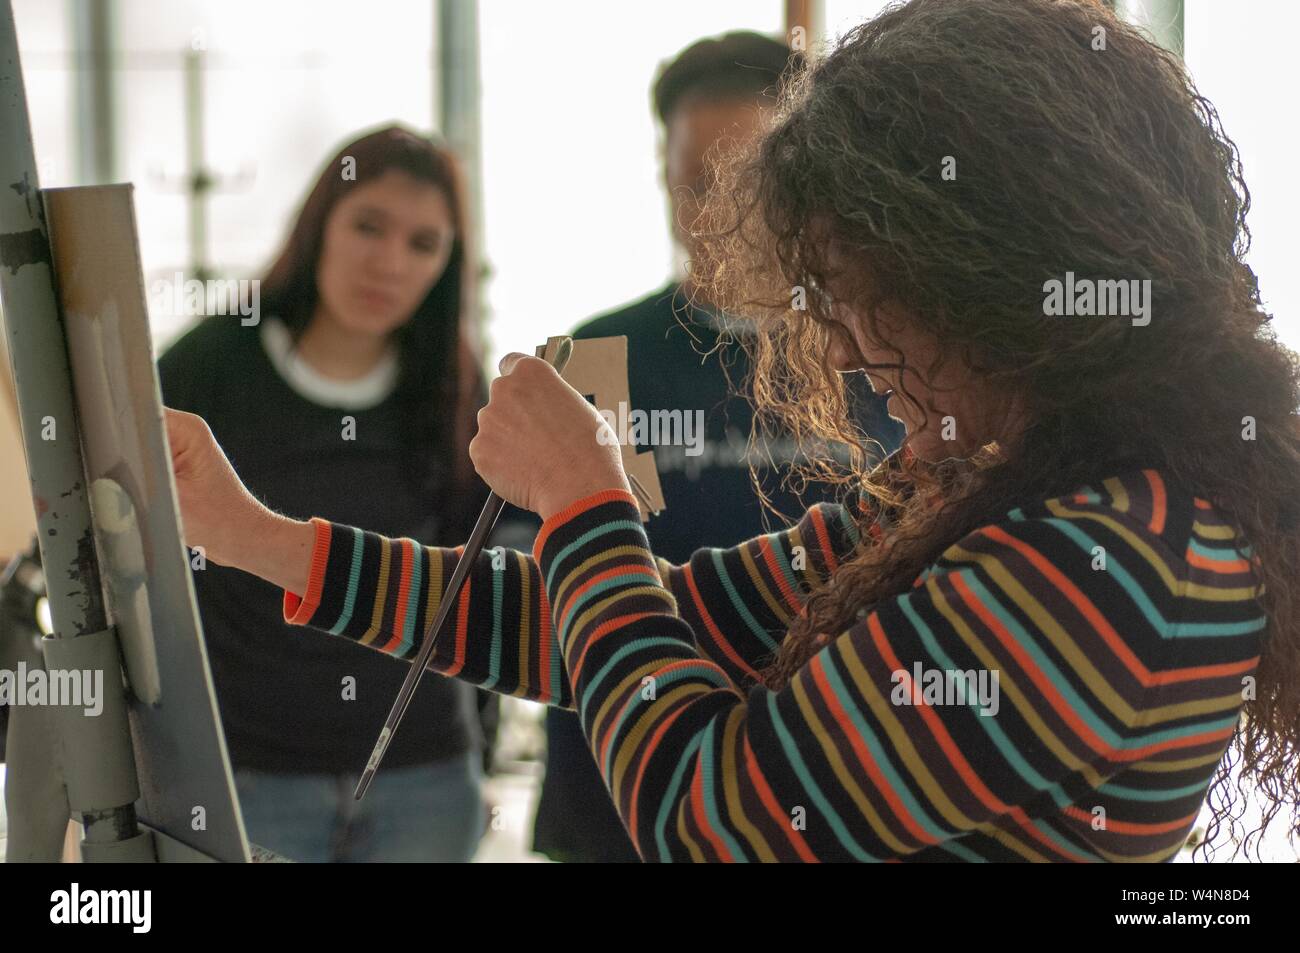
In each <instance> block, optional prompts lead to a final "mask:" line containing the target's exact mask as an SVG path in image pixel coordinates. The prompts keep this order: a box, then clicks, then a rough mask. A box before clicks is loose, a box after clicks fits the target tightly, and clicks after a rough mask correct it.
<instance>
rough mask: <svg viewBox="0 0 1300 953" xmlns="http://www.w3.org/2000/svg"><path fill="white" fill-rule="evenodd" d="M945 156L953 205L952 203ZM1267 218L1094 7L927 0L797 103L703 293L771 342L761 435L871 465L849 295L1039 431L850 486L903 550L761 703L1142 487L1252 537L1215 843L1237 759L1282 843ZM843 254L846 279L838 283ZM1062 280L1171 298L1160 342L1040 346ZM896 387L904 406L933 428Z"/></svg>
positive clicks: (1234, 159)
mask: <svg viewBox="0 0 1300 953" xmlns="http://www.w3.org/2000/svg"><path fill="white" fill-rule="evenodd" d="M1099 29H1100V30H1103V31H1104V42H1105V48H1104V49H1100V48H1099V47H1098V45H1097V40H1098V37H1099V36H1100V35H1102V34H1101V33H1099ZM946 156H952V157H953V158H954V159H955V161H956V163H957V165H956V167H955V168H956V178H951V177H945V176H943V175H941V169H942V168H943V165H944V159H945V157H946ZM1249 208H1250V196H1249V192H1248V191H1247V189H1246V184H1245V182H1244V181H1243V179H1242V174H1241V163H1240V161H1239V158H1238V154H1237V149H1236V147H1235V145H1234V144H1233V143H1232V141H1231V140H1230V139H1229V138H1228V137H1227V135H1226V134H1225V133H1224V131H1223V129H1222V126H1221V124H1220V122H1219V117H1218V115H1217V113H1216V112H1215V109H1214V107H1213V106H1212V105H1211V104H1210V102H1209V101H1208V100H1206V99H1205V98H1204V97H1203V96H1201V95H1200V94H1199V93H1198V92H1197V90H1196V88H1195V86H1194V85H1193V84H1192V82H1191V80H1190V79H1189V78H1188V76H1187V74H1186V72H1185V70H1184V68H1183V65H1182V64H1181V62H1179V60H1178V59H1177V58H1176V57H1175V56H1173V55H1172V54H1170V53H1168V52H1167V51H1165V50H1162V49H1160V48H1159V47H1157V46H1156V45H1154V44H1153V43H1151V42H1150V41H1149V40H1148V39H1147V38H1145V37H1144V36H1143V35H1142V34H1141V33H1140V32H1139V31H1138V30H1135V29H1134V28H1132V27H1131V26H1129V25H1127V24H1125V23H1123V22H1122V21H1120V20H1119V19H1118V18H1116V17H1115V16H1114V14H1112V13H1111V12H1110V11H1109V10H1108V9H1107V8H1106V7H1105V6H1103V5H1102V4H1101V3H1098V2H1087V0H913V2H911V3H908V4H906V5H895V6H892V7H890V8H889V9H888V10H887V11H886V12H885V13H883V14H882V15H881V16H879V17H877V18H876V19H874V20H872V21H870V22H868V23H866V24H864V25H862V26H860V27H858V28H857V29H855V30H853V31H852V32H850V33H849V34H848V35H847V36H845V37H844V39H843V40H841V41H840V43H839V45H838V46H837V47H836V49H835V50H834V51H833V52H831V53H830V55H828V56H827V57H826V58H825V59H824V60H823V61H821V62H820V63H818V64H817V65H816V66H815V67H813V68H812V69H810V70H808V71H807V72H806V73H804V74H803V75H801V76H800V77H798V79H797V81H796V82H794V83H793V84H791V86H790V88H788V89H787V91H786V95H785V97H784V100H783V104H782V107H781V109H780V111H779V112H778V115H777V116H776V118H775V120H774V124H773V127H772V128H771V129H770V130H769V131H768V132H767V133H766V135H764V136H763V137H761V139H760V140H759V141H758V142H757V143H756V144H755V145H753V146H752V147H751V148H749V149H747V150H744V151H742V152H740V153H738V154H735V155H733V156H732V157H731V160H730V163H729V164H725V165H724V166H723V168H722V172H721V181H720V182H719V183H718V184H717V187H716V188H715V189H713V190H712V191H711V193H710V197H709V199H708V201H707V203H706V206H705V210H704V214H703V216H702V218H701V220H700V222H699V223H697V230H698V231H699V232H700V233H701V234H700V235H699V237H700V239H701V246H700V248H701V250H700V252H699V253H698V255H697V261H695V262H694V263H693V268H694V270H695V274H696V280H697V282H699V283H700V284H701V285H702V286H703V287H705V289H706V290H707V292H708V294H709V296H710V297H711V298H712V300H714V301H716V302H718V303H719V305H720V306H721V307H723V308H724V309H725V310H727V311H728V312H730V313H733V314H737V315H748V316H752V317H754V318H755V319H756V320H757V321H758V322H759V324H760V327H761V329H762V330H763V333H762V334H760V335H757V336H756V340H757V345H758V353H757V354H756V356H755V361H754V363H755V367H756V370H755V373H754V397H755V400H756V402H757V404H758V406H759V410H760V413H761V414H762V415H763V416H764V418H765V419H771V418H773V417H774V418H776V419H777V420H779V421H780V422H781V423H782V424H784V426H785V427H787V428H788V429H790V430H793V431H794V432H795V433H796V434H798V435H804V436H809V435H811V436H820V437H823V438H829V439H833V440H841V441H845V442H847V443H849V444H851V445H855V446H856V449H857V451H858V453H859V455H860V456H859V459H860V458H861V454H862V452H863V449H864V448H863V438H862V436H861V435H860V434H857V433H855V432H853V431H852V430H851V429H850V428H849V426H848V425H847V419H848V418H847V415H846V413H845V409H844V389H843V384H842V382H841V377H840V375H838V374H836V373H834V371H833V370H832V369H831V368H830V367H828V365H827V348H828V344H829V342H830V341H831V340H832V338H831V334H832V333H833V329H834V328H835V327H836V322H835V317H836V315H837V311H836V308H837V307H838V305H837V304H836V302H835V301H834V300H832V298H831V293H830V292H829V291H828V290H827V289H832V288H833V291H834V292H835V293H836V296H837V297H839V298H840V300H841V301H847V302H850V303H851V304H852V305H853V306H854V307H853V308H852V311H853V312H854V313H857V314H859V315H861V316H862V319H863V325H864V329H863V330H864V333H866V334H867V335H868V336H869V337H870V338H871V340H872V341H873V342H875V343H876V345H877V346H879V347H881V348H886V349H892V348H891V346H890V343H889V341H888V339H887V338H888V335H887V334H886V333H885V332H884V331H883V330H882V327H881V323H880V322H878V321H877V320H876V315H877V312H878V310H879V307H880V305H882V304H885V303H887V302H891V301H892V302H897V303H898V304H899V306H900V310H903V311H906V312H908V313H910V314H913V315H915V316H916V321H917V322H918V324H919V325H920V326H921V327H922V328H923V330H924V331H926V332H928V334H929V335H932V336H933V337H934V338H936V339H937V340H938V341H939V342H940V346H941V348H942V349H943V354H942V357H944V358H951V359H953V360H956V361H961V362H963V363H964V364H965V365H966V366H968V367H970V368H972V369H973V371H974V372H975V373H977V374H979V375H981V376H983V377H985V378H986V379H987V380H989V381H998V382H1001V383H1002V384H1003V385H1004V386H1006V387H1008V388H1014V389H1015V390H1016V391H1018V392H1019V393H1020V394H1022V395H1023V396H1024V397H1025V403H1026V406H1027V407H1029V408H1030V410H1031V413H1032V415H1033V418H1034V419H1033V421H1032V422H1031V423H1030V425H1029V429H1028V431H1027V432H1026V433H1025V434H1024V435H1023V437H1022V438H1021V439H1020V440H1019V441H1018V442H1017V445H1016V446H1015V447H1014V448H1003V447H999V446H998V445H996V444H990V445H989V446H988V447H985V448H983V449H982V450H981V451H980V452H979V453H977V454H976V455H974V456H973V457H971V458H970V459H967V460H948V461H945V462H944V463H942V464H929V463H925V462H924V461H921V460H919V459H917V458H916V457H915V456H912V455H908V454H907V453H903V454H899V455H896V456H895V457H893V458H891V459H890V460H889V461H887V465H885V466H883V467H882V468H881V469H880V470H878V471H877V472H874V473H864V472H861V471H859V472H856V473H850V474H847V475H845V478H846V480H848V481H851V486H852V488H853V490H856V489H858V488H859V487H860V486H865V489H866V490H867V491H868V492H870V493H873V494H876V495H877V496H879V497H880V498H882V499H883V500H885V501H886V502H887V503H888V504H889V505H890V506H892V507H893V508H894V509H895V510H896V513H895V514H894V515H895V522H894V524H893V528H892V529H891V530H890V532H888V533H887V534H886V535H885V541H884V542H882V543H880V544H878V545H864V546H863V547H862V548H861V549H860V550H859V552H858V553H857V554H855V556H854V558H853V559H851V560H849V561H847V562H846V563H844V564H843V565H842V566H841V567H840V570H839V571H838V572H837V573H836V574H835V576H834V578H833V579H832V580H831V583H830V584H829V585H828V586H827V587H825V588H823V589H822V590H821V591H820V592H818V593H815V594H814V595H813V596H812V598H811V600H810V602H809V604H808V611H807V612H806V613H805V614H804V615H802V616H800V617H799V618H798V619H796V621H795V623H794V625H793V626H792V627H791V630H790V633H789V634H788V636H787V638H786V639H785V641H784V642H783V643H782V646H781V649H780V652H779V654H778V656H777V658H776V661H775V663H774V665H773V667H772V668H771V669H769V671H768V672H767V673H766V677H767V679H768V683H769V684H770V685H773V686H774V687H779V686H781V685H783V684H786V683H787V682H788V681H789V679H790V678H791V676H792V674H793V673H794V672H796V671H797V670H798V669H799V668H800V667H801V666H802V665H804V664H805V663H806V662H807V660H808V659H809V658H810V657H811V656H812V655H813V654H814V653H815V652H816V651H817V649H818V648H819V647H820V644H821V638H820V634H821V633H834V632H839V631H842V630H843V629H844V628H847V627H848V626H850V625H852V624H853V622H854V621H855V620H856V618H857V617H858V612H859V611H860V610H861V609H863V608H870V607H871V606H872V605H874V604H876V603H878V602H880V601H882V600H885V599H888V598H890V597H892V596H896V595H898V594H899V593H902V592H905V591H907V589H908V588H909V586H910V584H911V581H912V580H913V579H915V578H916V576H917V575H918V573H919V572H920V571H921V570H922V569H924V567H926V566H927V565H929V564H931V563H932V562H933V561H934V560H935V559H936V558H937V557H938V556H939V554H940V553H941V552H942V551H943V549H944V548H945V547H947V546H948V545H950V544H951V543H953V542H954V541H955V540H957V539H960V538H961V537H962V536H963V535H965V534H966V533H968V532H970V531H972V530H973V529H975V528H977V527H978V526H980V525H982V524H985V523H989V522H995V521H997V520H998V519H999V518H1000V517H1001V516H1002V514H1004V513H1006V512H1007V510H1009V509H1010V508H1012V507H1014V506H1017V505H1023V504H1025V503H1027V502H1030V501H1034V500H1041V499H1045V498H1050V497H1053V496H1058V495H1061V494H1064V493H1068V492H1071V491H1072V490H1074V489H1075V488H1077V487H1078V486H1081V485H1084V484H1087V483H1090V482H1093V481H1094V480H1097V479H1099V478H1101V477H1104V476H1107V475H1110V474H1111V473H1112V472H1114V470H1115V469H1116V468H1117V467H1118V466H1119V465H1120V464H1121V463H1125V464H1127V465H1131V463H1132V462H1133V461H1141V462H1142V463H1143V464H1144V465H1148V466H1153V467H1158V468H1160V469H1162V470H1163V471H1164V472H1165V473H1166V474H1167V475H1168V476H1169V478H1170V479H1171V480H1172V481H1173V482H1174V483H1176V484H1178V485H1180V486H1183V487H1187V488H1191V489H1193V490H1194V491H1195V492H1196V493H1197V494H1198V495H1200V496H1203V497H1205V498H1206V499H1208V500H1209V501H1210V502H1211V503H1212V504H1213V505H1214V506H1215V507H1216V508H1217V509H1218V510H1219V511H1220V512H1221V513H1223V514H1224V515H1225V516H1226V517H1227V518H1229V519H1230V520H1232V521H1233V522H1234V523H1235V524H1236V525H1237V526H1238V528H1239V529H1240V531H1241V532H1242V533H1243V534H1244V539H1245V540H1246V541H1248V542H1249V543H1250V544H1251V545H1252V546H1253V547H1254V550H1255V552H1256V553H1257V555H1258V558H1259V564H1258V567H1257V568H1258V570H1259V576H1260V577H1261V581H1262V583H1263V584H1264V588H1263V591H1262V596H1261V597H1260V599H1261V603H1262V606H1263V608H1264V610H1265V612H1266V614H1267V618H1268V623H1267V632H1266V636H1265V638H1264V640H1263V647H1262V652H1261V657H1260V662H1259V666H1258V670H1257V675H1256V678H1257V686H1256V687H1257V694H1256V697H1255V698H1253V699H1247V700H1246V702H1245V715H1246V717H1245V718H1244V719H1243V720H1242V722H1241V723H1240V725H1239V727H1238V729H1237V733H1236V736H1235V737H1234V739H1233V745H1232V747H1231V748H1230V749H1229V755H1228V757H1226V758H1225V759H1224V760H1223V761H1221V762H1220V765H1219V769H1218V773H1217V774H1216V777H1215V780H1214V783H1213V785H1212V786H1211V791H1210V805H1211V809H1212V810H1213V813H1214V822H1213V824H1212V830H1211V832H1210V837H1211V838H1212V837H1213V836H1214V828H1217V826H1218V825H1219V824H1220V823H1221V822H1223V821H1224V820H1227V821H1229V822H1230V823H1232V824H1233V827H1234V828H1235V827H1236V824H1235V821H1236V818H1238V817H1240V814H1238V813H1235V808H1234V804H1237V805H1240V804H1242V803H1244V802H1240V801H1238V799H1237V798H1235V797H1234V791H1233V788H1234V787H1235V785H1234V784H1232V782H1231V781H1230V780H1229V777H1228V770H1229V768H1230V767H1231V765H1232V762H1233V758H1234V756H1235V757H1239V758H1240V763H1241V766H1242V768H1243V769H1244V771H1243V774H1244V776H1245V777H1246V778H1247V779H1249V780H1252V781H1253V782H1254V783H1255V785H1256V786H1257V790H1258V792H1259V794H1260V796H1261V798H1262V799H1263V801H1264V822H1265V824H1267V822H1268V821H1269V820H1270V819H1271V818H1272V817H1273V816H1275V814H1276V813H1277V812H1278V811H1279V809H1281V808H1282V807H1283V806H1284V805H1286V806H1289V807H1291V808H1294V805H1295V803H1296V797H1297V787H1298V785H1300V776H1298V772H1300V758H1298V757H1297V753H1298V751H1297V749H1298V748H1300V597H1298V596H1300V591H1298V589H1297V587H1300V524H1298V520H1297V500H1296V495H1297V487H1300V421H1298V418H1297V407H1300V361H1298V360H1297V357H1296V355H1295V354H1294V353H1293V352H1291V351H1290V350H1288V349H1287V348H1285V347H1283V346H1282V345H1281V344H1280V343H1279V342H1278V341H1277V339H1276V337H1275V335H1274V333H1273V331H1272V328H1271V325H1270V322H1269V315H1268V314H1266V313H1265V312H1264V310H1263V308H1262V307H1261V303H1260V297H1259V292H1258V288H1257V285H1256V282H1255V278H1254V275H1253V274H1252V273H1251V271H1250V269H1249V268H1248V267H1247V266H1246V264H1245V262H1244V256H1245V254H1246V250H1247V248H1248V247H1249V238H1250V235H1249V231H1248V230H1247V228H1246V213H1247V211H1248V210H1249ZM831 243H834V245H835V246H837V247H840V248H843V249H844V250H845V260H846V261H847V262H848V263H849V264H848V265H847V267H846V268H842V269H841V271H840V272H839V273H836V272H834V271H833V270H832V267H831V262H828V255H827V249H828V247H830V244H831ZM1066 269H1072V270H1073V271H1075V272H1077V273H1079V274H1081V275H1087V276H1090V277H1091V276H1103V277H1121V276H1122V277H1124V278H1129V279H1150V281H1151V290H1152V294H1151V298H1152V300H1153V301H1154V307H1153V309H1152V310H1153V311H1154V312H1155V314H1156V317H1155V319H1154V320H1152V321H1151V323H1150V325H1149V326H1143V327H1133V326H1132V325H1131V324H1130V322H1128V321H1122V322H1120V321H1087V320H1084V321H1062V320H1061V319H1060V318H1053V317H1046V316H1045V315H1044V307H1043V291H1044V288H1043V284H1044V280H1045V279H1047V278H1050V277H1053V276H1057V277H1059V276H1060V275H1062V274H1063V273H1064V272H1065V270H1066ZM846 272H848V273H851V279H852V280H844V279H845V274H846ZM837 279H838V281H837ZM794 286H803V287H805V288H806V289H809V294H808V299H807V308H806V310H793V309H792V308H791V289H792V287H794ZM1161 315H1164V316H1165V320H1161V318H1160V316H1161ZM936 365H937V362H936ZM908 369H909V370H911V369H913V368H911V367H910V366H909V368H908ZM915 370H916V371H917V372H918V373H919V374H920V375H921V376H922V379H925V376H926V375H927V373H928V372H927V369H926V368H923V367H922V368H916V369H915ZM901 376H902V377H903V384H902V387H901V388H900V393H899V397H900V398H901V399H903V400H907V401H911V402H913V406H915V407H917V408H919V409H920V410H921V412H924V406H923V404H922V403H921V402H920V401H919V400H918V399H917V397H915V396H914V395H912V394H910V393H908V392H907V387H906V384H907V377H906V375H901ZM1247 418H1249V419H1251V420H1252V421H1254V423H1255V428H1256V429H1255V439H1253V440H1250V439H1242V438H1243V424H1245V423H1246V419H1247ZM932 423H933V422H932V421H931V422H928V423H927V426H930V425H931V424H932ZM905 449H906V444H905ZM936 504H939V505H936ZM864 528H865V527H864ZM1238 542H1239V543H1240V542H1241V541H1240V540H1239V541H1238ZM1261 829H1262V828H1261ZM1290 829H1291V830H1292V831H1296V830H1300V818H1298V817H1297V816H1296V815H1295V814H1294V813H1291V816H1290ZM1258 830H1259V829H1257V830H1256V831H1253V832H1251V833H1252V834H1255V833H1258ZM1208 840H1209V838H1207V841H1208ZM1250 840H1251V837H1250V836H1248V837H1247V838H1246V840H1245V841H1244V842H1243V843H1244V844H1249V843H1250Z"/></svg>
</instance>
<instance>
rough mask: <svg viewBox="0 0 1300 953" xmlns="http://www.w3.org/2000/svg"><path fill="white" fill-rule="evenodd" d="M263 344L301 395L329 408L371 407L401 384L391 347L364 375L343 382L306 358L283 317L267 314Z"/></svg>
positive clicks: (276, 365)
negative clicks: (300, 352) (296, 346)
mask: <svg viewBox="0 0 1300 953" xmlns="http://www.w3.org/2000/svg"><path fill="white" fill-rule="evenodd" d="M261 338H262V347H263V348H264V349H265V350H266V355H267V357H269V358H270V359H271V364H272V365H274V367H275V369H276V371H277V372H279V374H280V376H281V377H282V378H284V381H285V383H286V384H288V385H289V386H290V387H291V388H292V389H293V390H294V391H296V392H297V393H298V395H299V396H301V397H305V398H306V399H307V400H310V401H312V402H313V403H317V404H324V405H325V406H327V407H342V408H344V409H346V410H368V409H369V408H371V407H374V406H376V405H378V404H381V403H383V401H384V400H385V398H387V397H388V395H389V394H391V393H392V392H393V389H394V388H395V387H396V386H397V370H398V366H397V351H396V349H395V348H390V349H389V350H388V352H387V353H386V354H385V355H384V357H383V359H382V360H380V362H379V363H378V364H377V365H376V366H375V368H374V370H372V371H370V372H369V373H367V374H366V375H365V376H364V377H358V378H355V379H354V380H347V381H341V380H336V379H335V378H332V377H326V376H325V375H324V374H322V373H320V372H319V371H317V370H316V369H315V368H313V367H312V366H311V365H310V364H308V363H307V362H306V361H304V360H303V359H302V356H301V355H300V354H299V353H298V350H297V348H295V347H294V346H293V339H292V337H291V336H290V334H289V329H288V328H287V327H285V325H284V322H283V321H281V320H280V319H279V318H275V317H270V316H268V317H266V318H264V319H263V321H262V327H261Z"/></svg>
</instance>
